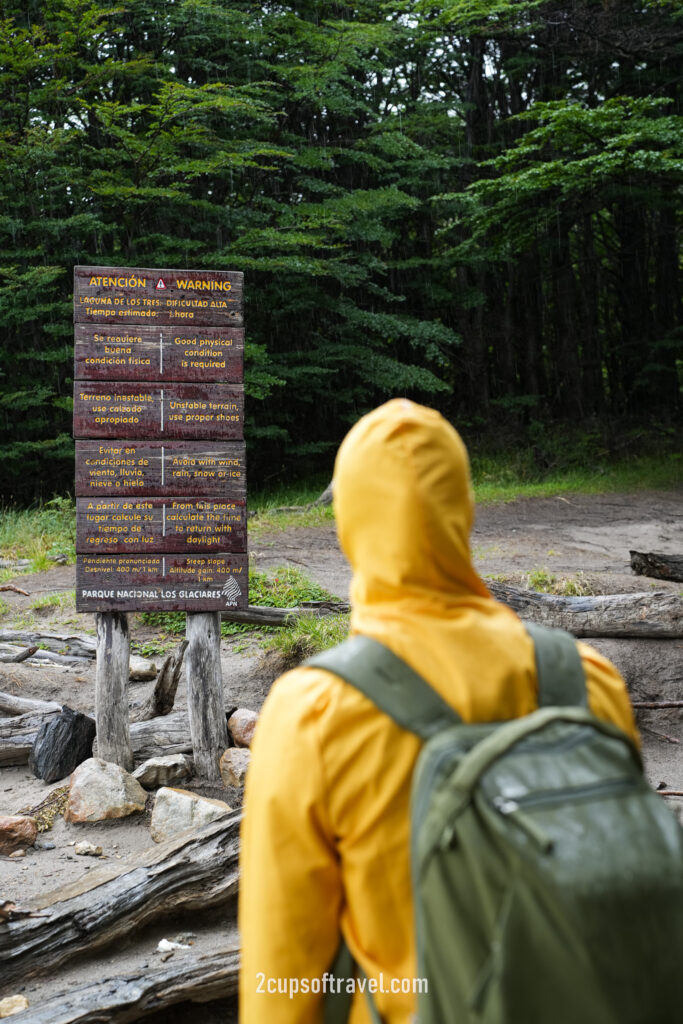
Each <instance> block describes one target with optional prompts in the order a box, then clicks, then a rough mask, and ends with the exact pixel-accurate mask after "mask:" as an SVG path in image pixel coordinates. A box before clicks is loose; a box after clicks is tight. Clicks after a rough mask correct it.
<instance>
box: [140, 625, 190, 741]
mask: <svg viewBox="0 0 683 1024" xmlns="http://www.w3.org/2000/svg"><path fill="white" fill-rule="evenodd" d="M186 650H187V640H183V641H182V643H181V644H180V645H179V646H178V648H177V650H175V651H174V652H173V654H169V656H168V657H167V658H166V660H165V661H164V663H163V665H162V666H161V668H160V670H159V675H158V676H157V681H156V683H155V684H154V690H153V691H152V693H151V694H150V696H149V698H148V699H147V700H146V701H145V703H144V704H142V705H141V706H140V707H139V708H135V709H134V710H133V711H131V714H130V720H131V722H146V721H147V720H148V719H150V718H159V717H160V716H164V715H168V714H170V712H171V711H172V710H173V705H174V703H175V695H176V692H177V690H178V683H179V682H180V676H181V672H182V667H183V658H184V656H185V651H186Z"/></svg>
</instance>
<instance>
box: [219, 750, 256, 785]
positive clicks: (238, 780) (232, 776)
mask: <svg viewBox="0 0 683 1024" xmlns="http://www.w3.org/2000/svg"><path fill="white" fill-rule="evenodd" d="M250 761H251V751H250V750H246V749H244V748H242V747H228V749H227V750H226V751H225V753H224V754H223V756H222V757H221V761H220V765H219V768H220V773H221V778H222V780H223V785H224V786H243V785H244V780H245V778H246V775H247V768H248V767H249V762H250Z"/></svg>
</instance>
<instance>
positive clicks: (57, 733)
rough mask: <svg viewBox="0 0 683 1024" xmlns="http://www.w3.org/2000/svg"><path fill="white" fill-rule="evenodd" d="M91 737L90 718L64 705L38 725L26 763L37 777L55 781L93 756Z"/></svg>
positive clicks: (92, 738)
mask: <svg viewBox="0 0 683 1024" xmlns="http://www.w3.org/2000/svg"><path fill="white" fill-rule="evenodd" d="M94 739H95V723H94V721H93V719H92V718H89V717H88V716H87V715H83V714H81V712H80V711H72V710H71V708H69V707H67V706H66V705H64V707H63V708H62V710H61V711H60V713H59V714H58V715H55V716H54V717H53V718H50V720H49V721H47V722H45V723H44V724H43V725H42V726H41V727H40V729H39V731H38V735H37V736H36V738H35V741H34V743H33V748H32V749H31V753H30V754H29V758H28V766H29V768H30V769H31V771H32V772H33V774H34V775H35V776H36V778H37V779H44V780H45V782H57V781H58V780H59V779H64V778H66V776H67V775H70V774H71V772H72V771H73V770H74V768H77V767H78V765H79V764H81V763H82V762H83V761H86V760H87V759H88V758H89V757H91V756H92V744H93V740H94Z"/></svg>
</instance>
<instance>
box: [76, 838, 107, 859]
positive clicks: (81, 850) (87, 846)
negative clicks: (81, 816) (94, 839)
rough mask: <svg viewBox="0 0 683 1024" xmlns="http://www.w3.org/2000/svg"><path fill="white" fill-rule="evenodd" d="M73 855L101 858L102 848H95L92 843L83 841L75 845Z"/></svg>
mask: <svg viewBox="0 0 683 1024" xmlns="http://www.w3.org/2000/svg"><path fill="white" fill-rule="evenodd" d="M74 853H75V854H78V856H79V857H101V856H102V847H101V846H95V844H94V843H89V842H88V841H87V839H84V840H83V842H82V843H76V845H75V846H74Z"/></svg>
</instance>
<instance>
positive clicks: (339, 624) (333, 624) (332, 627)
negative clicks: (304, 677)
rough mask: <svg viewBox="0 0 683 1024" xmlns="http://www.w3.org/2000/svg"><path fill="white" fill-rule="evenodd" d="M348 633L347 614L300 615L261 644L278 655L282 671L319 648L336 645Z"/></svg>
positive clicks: (324, 648) (308, 656)
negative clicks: (291, 623)
mask: <svg viewBox="0 0 683 1024" xmlns="http://www.w3.org/2000/svg"><path fill="white" fill-rule="evenodd" d="M348 632H349V616H348V615H323V616H316V615H304V616H302V617H301V618H300V619H297V621H296V622H295V623H294V624H293V625H291V626H286V627H284V628H283V629H279V630H277V631H276V632H275V633H274V634H273V635H272V636H271V637H270V638H269V639H268V641H267V642H266V644H265V647H266V649H267V650H272V651H277V652H278V653H279V654H280V656H281V657H282V662H283V671H284V670H285V669H289V668H294V667H295V666H296V665H298V664H300V663H301V662H302V661H305V659H306V658H311V657H312V656H313V655H314V654H317V653H318V652H319V651H325V650H327V649H328V648H329V647H334V646H335V645H336V644H340V643H341V642H342V641H343V640H345V639H346V637H347V636H348Z"/></svg>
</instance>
